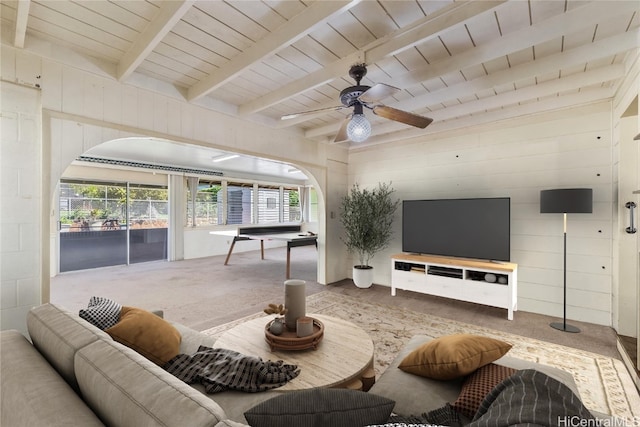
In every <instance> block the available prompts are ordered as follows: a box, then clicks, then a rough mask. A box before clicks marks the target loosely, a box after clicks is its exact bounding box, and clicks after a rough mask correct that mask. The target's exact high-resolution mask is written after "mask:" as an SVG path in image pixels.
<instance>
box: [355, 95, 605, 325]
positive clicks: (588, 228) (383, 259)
mask: <svg viewBox="0 0 640 427" xmlns="http://www.w3.org/2000/svg"><path fill="white" fill-rule="evenodd" d="M611 129H612V124H611V104H610V103H609V102H604V103H600V104H597V105H591V106H586V107H582V108H575V109H571V110H567V111H562V112H557V113H555V114H552V115H550V114H547V115H542V116H539V117H529V118H526V119H520V120H512V121H507V122H502V123H499V124H496V125H495V126H493V127H490V126H489V127H483V128H473V129H467V130H466V131H464V132H462V131H460V132H456V133H455V134H451V133H450V134H448V135H446V136H438V135H433V136H428V137H424V138H422V139H419V138H416V139H414V140H412V141H407V142H405V143H404V144H393V145H390V146H388V147H387V146H374V147H370V148H363V149H361V150H352V151H351V153H350V156H349V179H348V180H349V184H353V183H354V182H358V183H359V184H360V185H361V186H364V187H373V186H375V185H376V184H377V183H378V182H380V181H381V182H391V183H392V185H393V187H394V189H395V190H396V196H397V197H398V198H399V199H401V200H402V199H430V198H466V197H510V198H511V260H512V261H513V262H515V263H517V264H518V265H519V271H518V307H519V309H520V310H525V311H531V312H536V313H542V314H548V315H553V316H562V299H563V298H562V295H563V239H562V215H561V214H557V215H556V214H540V213H539V197H540V190H543V189H550V188H571V187H588V188H593V190H594V209H593V214H591V215H589V214H573V215H571V214H569V215H568V226H567V227H568V231H567V235H568V237H567V283H568V292H567V316H568V317H569V318H571V319H576V320H582V321H588V322H593V323H598V324H603V325H610V324H611V307H610V305H611V277H612V209H611V203H612V200H613V190H612V176H611V175H612V143H611ZM401 218H402V216H401V212H400V210H399V211H398V213H397V215H396V221H395V223H394V241H393V243H392V245H391V247H390V248H389V249H388V250H386V251H385V253H383V254H379V255H378V256H376V258H375V260H374V265H375V268H376V276H375V280H374V281H375V283H380V284H386V285H388V284H390V270H389V269H390V268H389V261H388V260H389V255H391V254H393V253H397V252H401V251H402V246H401Z"/></svg>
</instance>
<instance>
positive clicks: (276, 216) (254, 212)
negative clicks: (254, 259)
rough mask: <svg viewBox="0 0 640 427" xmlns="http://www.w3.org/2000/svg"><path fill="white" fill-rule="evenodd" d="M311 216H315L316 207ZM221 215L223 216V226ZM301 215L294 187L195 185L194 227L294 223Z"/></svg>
mask: <svg viewBox="0 0 640 427" xmlns="http://www.w3.org/2000/svg"><path fill="white" fill-rule="evenodd" d="M312 194H313V199H312V201H311V202H312V203H313V202H314V201H315V203H316V205H317V198H316V197H315V192H312ZM191 197H192V196H191V192H188V197H187V218H188V221H187V222H188V223H189V224H191V221H190V219H191V218H192V213H191V211H192V209H193V208H192V201H191V200H192V199H191ZM308 203H309V202H307V204H308ZM313 212H317V207H316V209H315V211H313ZM223 213H226V222H225V220H224V218H223ZM301 215H302V212H301V206H300V194H299V192H298V187H293V186H291V185H277V184H264V183H258V184H256V183H242V182H235V181H224V180H222V181H200V182H199V184H198V194H197V196H196V226H206V225H223V224H270V223H283V222H295V221H301V220H302V216H301ZM314 216H315V217H317V215H314ZM316 220H317V219H316Z"/></svg>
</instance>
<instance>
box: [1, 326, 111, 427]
mask: <svg viewBox="0 0 640 427" xmlns="http://www.w3.org/2000/svg"><path fill="white" fill-rule="evenodd" d="M0 336H1V341H0V366H1V368H0V377H1V378H2V381H1V382H0V387H1V388H0V395H2V407H1V408H0V425H2V426H43V425H46V426H101V425H103V424H102V423H101V422H100V419H99V418H98V417H96V415H95V414H94V413H93V412H92V411H91V409H89V407H88V406H87V405H85V403H84V402H83V401H82V399H80V397H79V396H78V395H77V394H76V393H75V391H74V390H73V389H72V388H71V387H70V386H69V384H67V383H66V382H65V381H64V379H63V378H62V377H61V376H60V375H59V374H58V373H57V372H56V371H55V369H53V367H52V366H51V365H50V364H49V363H47V361H46V360H45V359H44V357H42V355H41V354H40V353H38V351H37V350H36V349H35V347H33V345H31V343H29V341H27V339H26V338H25V337H24V336H23V335H22V334H20V333H19V332H18V331H2V332H0Z"/></svg>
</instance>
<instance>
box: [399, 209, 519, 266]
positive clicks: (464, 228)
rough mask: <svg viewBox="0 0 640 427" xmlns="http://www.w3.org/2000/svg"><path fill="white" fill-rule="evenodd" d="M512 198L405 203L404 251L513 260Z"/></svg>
mask: <svg viewBox="0 0 640 427" xmlns="http://www.w3.org/2000/svg"><path fill="white" fill-rule="evenodd" d="M510 216H511V199H510V198H509V197H499V198H479V199H437V200H404V201H403V202H402V251H403V252H410V253H418V254H431V255H443V256H452V257H461V258H477V259H483V260H495V261H509V260H510V250H511V247H510V244H511V238H510V237H511V236H510V234H511V226H510Z"/></svg>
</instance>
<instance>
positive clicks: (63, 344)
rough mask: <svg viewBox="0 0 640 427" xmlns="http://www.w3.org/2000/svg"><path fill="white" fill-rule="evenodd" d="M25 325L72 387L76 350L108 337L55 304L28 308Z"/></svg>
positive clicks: (74, 386)
mask: <svg viewBox="0 0 640 427" xmlns="http://www.w3.org/2000/svg"><path fill="white" fill-rule="evenodd" d="M27 329H28V331H29V336H30V338H31V341H32V342H33V344H34V346H35V347H36V348H37V349H38V351H39V352H40V353H41V354H42V355H43V356H44V357H45V359H47V361H48V362H49V363H50V364H51V365H52V366H53V367H54V368H55V370H56V371H58V373H59V374H60V375H62V377H63V378H64V379H65V381H67V383H69V385H71V387H73V388H74V389H76V390H77V388H78V384H77V383H76V376H75V373H74V370H73V357H74V355H75V353H76V351H78V350H79V349H81V348H82V347H84V346H86V345H88V344H90V343H92V342H94V341H97V340H98V339H107V340H111V338H110V337H109V335H107V334H106V333H104V332H103V331H101V330H100V329H98V328H96V327H95V326H93V325H92V324H91V323H89V322H86V321H85V320H83V319H81V318H80V317H79V316H78V315H77V314H75V313H71V312H70V311H68V310H66V309H64V308H62V307H60V306H58V305H55V304H43V305H40V306H38V307H35V308H32V309H31V310H30V311H29V313H28V314H27Z"/></svg>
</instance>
